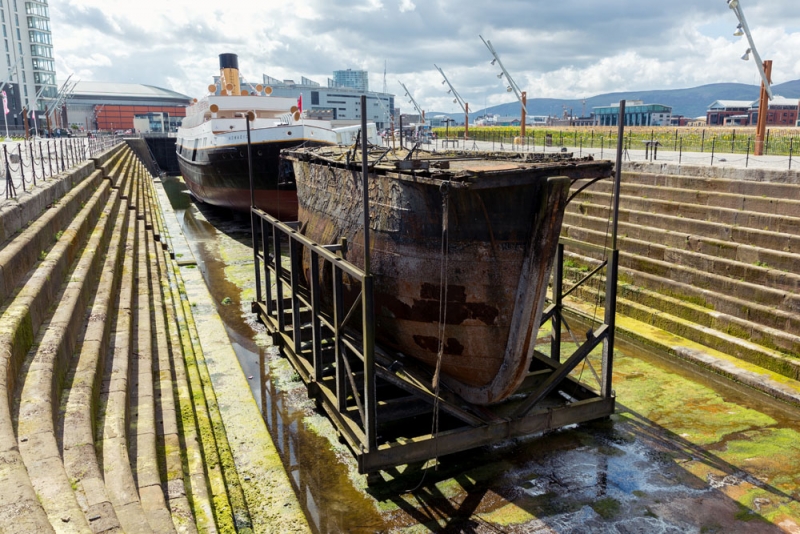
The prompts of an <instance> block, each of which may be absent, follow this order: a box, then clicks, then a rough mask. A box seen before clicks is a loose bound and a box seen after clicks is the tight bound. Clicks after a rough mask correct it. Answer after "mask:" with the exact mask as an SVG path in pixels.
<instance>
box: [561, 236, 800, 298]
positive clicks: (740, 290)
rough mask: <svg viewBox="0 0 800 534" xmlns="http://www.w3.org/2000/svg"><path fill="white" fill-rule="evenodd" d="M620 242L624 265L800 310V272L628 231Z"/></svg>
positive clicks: (600, 240) (599, 239) (597, 239)
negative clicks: (648, 238) (644, 237)
mask: <svg viewBox="0 0 800 534" xmlns="http://www.w3.org/2000/svg"><path fill="white" fill-rule="evenodd" d="M562 231H563V235H565V236H568V237H571V238H573V239H577V240H580V241H585V242H588V243H593V244H596V245H603V244H604V243H605V241H606V234H605V233H604V232H601V231H597V230H590V229H587V228H583V227H578V226H572V225H564V226H563V229H562ZM618 243H619V247H620V265H621V266H624V267H627V268H630V269H632V270H635V271H640V272H645V273H650V274H656V275H661V276H662V277H664V278H667V279H669V280H676V281H680V282H684V283H689V284H691V285H694V286H696V287H701V288H706V289H711V290H714V291H717V292H719V293H723V294H726V295H745V296H746V297H747V300H749V301H751V302H757V303H759V304H763V305H766V306H773V307H775V309H777V310H782V311H785V312H788V313H797V312H800V275H797V274H795V273H792V272H787V271H782V270H777V269H771V268H769V267H764V266H761V265H753V264H750V263H745V262H742V261H738V260H730V259H726V258H720V257H717V256H714V255H711V254H705V253H701V252H697V251H694V250H691V249H690V250H686V249H681V248H677V247H669V246H666V245H662V244H660V243H657V242H651V241H643V240H640V239H632V238H630V237H625V236H624V235H623V236H620V237H619V238H618Z"/></svg>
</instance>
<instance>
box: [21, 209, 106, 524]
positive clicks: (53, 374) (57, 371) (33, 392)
mask: <svg viewBox="0 0 800 534" xmlns="http://www.w3.org/2000/svg"><path fill="white" fill-rule="evenodd" d="M118 205H119V198H118V196H117V195H116V194H112V195H111V196H110V197H109V198H108V200H107V202H106V205H105V207H104V209H103V212H102V213H101V215H100V218H99V219H98V221H97V224H96V225H95V228H94V230H93V232H92V234H91V236H90V237H89V239H88V241H87V243H86V246H85V247H84V249H83V251H82V253H81V255H80V257H79V258H78V261H77V263H76V264H75V265H74V267H73V268H72V269H71V271H70V273H69V276H68V279H67V282H66V283H65V284H64V285H63V286H62V288H61V290H60V291H59V292H58V293H57V294H56V295H54V296H55V299H54V301H55V304H54V307H53V308H52V310H53V315H52V317H50V318H49V319H48V320H47V321H46V322H45V323H44V324H43V325H42V328H41V329H40V331H39V334H38V335H37V336H36V338H35V342H34V345H33V347H32V348H31V350H30V351H29V353H28V355H27V357H26V358H25V361H24V363H23V366H22V368H21V372H20V375H19V379H20V384H19V386H18V391H17V394H16V395H15V397H16V399H17V401H16V402H15V404H16V406H18V408H17V411H16V414H12V415H16V419H17V439H18V441H19V449H20V453H21V455H22V459H23V461H24V462H25V466H26V468H27V470H28V474H29V476H30V478H31V482H32V483H33V487H34V489H35V490H36V494H37V496H38V497H39V500H40V501H41V503H42V505H43V506H44V509H45V511H46V512H47V515H48V517H49V519H50V522H51V524H53V525H54V526H56V525H58V526H59V527H60V528H58V530H61V531H72V532H84V531H87V530H89V524H88V520H87V519H86V517H85V516H84V514H83V510H82V509H81V507H80V506H79V505H78V502H77V499H76V496H75V494H74V492H73V491H72V488H71V483H70V479H69V477H68V476H67V473H66V471H65V469H64V465H63V461H62V459H61V446H60V443H58V441H57V439H56V429H55V421H56V418H57V415H58V406H59V404H60V397H61V392H62V387H63V385H64V382H65V378H66V375H67V369H68V366H69V362H70V360H71V357H72V353H73V351H74V348H75V344H76V342H77V337H78V334H79V332H80V331H81V329H82V326H83V324H84V323H85V311H84V310H85V309H86V307H87V304H88V302H89V300H90V298H91V294H92V292H93V291H94V290H95V284H96V282H97V278H98V275H99V269H100V266H101V265H102V261H101V260H102V258H103V253H104V251H105V250H106V249H107V248H108V242H109V239H110V237H111V229H112V227H113V219H114V217H115V216H116V214H117V211H118ZM61 523H65V525H62V524H61Z"/></svg>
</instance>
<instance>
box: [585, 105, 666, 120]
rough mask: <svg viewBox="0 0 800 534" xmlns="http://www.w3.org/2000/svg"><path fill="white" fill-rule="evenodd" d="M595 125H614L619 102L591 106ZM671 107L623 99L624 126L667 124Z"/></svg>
mask: <svg viewBox="0 0 800 534" xmlns="http://www.w3.org/2000/svg"><path fill="white" fill-rule="evenodd" d="M593 111H594V125H595V126H616V125H617V121H618V118H619V102H617V103H615V104H610V105H608V106H601V107H596V108H593ZM671 120H672V108H671V107H670V106H664V105H662V104H645V103H644V102H643V101H641V100H626V101H625V126H669V123H670V121H671Z"/></svg>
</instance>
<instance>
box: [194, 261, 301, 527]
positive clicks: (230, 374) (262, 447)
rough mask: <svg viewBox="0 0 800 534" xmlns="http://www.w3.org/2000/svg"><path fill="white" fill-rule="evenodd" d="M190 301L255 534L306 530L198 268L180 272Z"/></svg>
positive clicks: (294, 498)
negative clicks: (195, 307) (247, 392)
mask: <svg viewBox="0 0 800 534" xmlns="http://www.w3.org/2000/svg"><path fill="white" fill-rule="evenodd" d="M181 275H182V277H183V279H184V285H185V288H186V294H187V297H188V301H189V302H190V303H194V304H198V306H197V308H200V307H201V306H200V305H202V310H198V309H194V310H193V311H192V313H193V315H194V320H195V322H196V324H197V331H198V333H199V335H200V344H201V346H202V347H203V351H204V352H205V353H207V354H210V355H213V358H208V359H207V360H206V365H207V366H208V368H209V374H210V378H211V381H212V383H213V387H214V391H215V393H216V397H217V402H218V405H219V410H220V414H221V416H222V419H223V421H224V424H225V429H226V431H227V433H228V434H229V438H228V441H229V443H230V448H231V453H232V455H233V459H234V462H235V464H236V467H237V471H238V474H239V477H240V479H241V480H242V490H243V491H244V496H245V501H246V503H247V506H248V510H249V512H250V514H251V518H252V523H253V530H254V531H255V532H306V531H308V530H309V527H308V523H307V522H306V519H305V516H304V515H303V512H302V510H301V508H300V506H299V503H298V502H297V498H296V497H295V495H294V491H293V490H292V487H291V484H290V483H289V480H288V477H287V475H286V472H285V470H284V468H283V464H282V462H281V459H280V456H279V455H278V453H277V451H276V450H275V448H274V445H273V443H272V440H271V438H270V436H269V433H268V432H267V429H266V426H265V424H264V421H263V419H262V418H261V414H260V413H259V411H258V406H257V405H256V403H255V399H253V397H252V395H243V394H242V392H243V391H249V385H248V383H247V379H246V378H245V376H244V373H243V372H242V370H241V367H239V363H238V361H237V360H236V355H235V353H234V352H233V349H232V348H231V346H230V342H229V341H228V339H227V333H226V332H225V328H224V326H223V324H222V321H221V320H220V319H219V316H218V315H217V314H216V312H215V311H214V307H213V304H211V303H212V300H211V296H210V295H209V294H208V290H207V289H206V287H205V282H204V280H203V278H202V275H201V274H200V273H199V272H197V270H193V271H188V270H183V269H182V270H181Z"/></svg>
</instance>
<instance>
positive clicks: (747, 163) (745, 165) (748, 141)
mask: <svg viewBox="0 0 800 534" xmlns="http://www.w3.org/2000/svg"><path fill="white" fill-rule="evenodd" d="M748 165H750V138H749V137H748V138H747V157H746V158H745V160H744V168H745V169H746V168H747V166H748Z"/></svg>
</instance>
